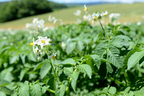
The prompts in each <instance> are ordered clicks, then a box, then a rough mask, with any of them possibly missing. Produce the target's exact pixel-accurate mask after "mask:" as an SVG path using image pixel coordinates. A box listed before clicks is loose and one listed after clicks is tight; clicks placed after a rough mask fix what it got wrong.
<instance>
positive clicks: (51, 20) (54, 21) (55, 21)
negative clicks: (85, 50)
mask: <svg viewBox="0 0 144 96" xmlns="http://www.w3.org/2000/svg"><path fill="white" fill-rule="evenodd" d="M48 21H50V22H52V23H53V24H56V23H57V22H58V21H59V22H60V25H62V24H63V22H62V20H61V19H56V18H55V17H52V16H51V15H49V17H48Z"/></svg>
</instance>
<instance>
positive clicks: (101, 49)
mask: <svg viewBox="0 0 144 96" xmlns="http://www.w3.org/2000/svg"><path fill="white" fill-rule="evenodd" d="M106 49H107V42H106V41H103V42H101V43H99V44H98V45H97V46H96V53H97V54H99V55H102V54H103V53H104V52H105V51H106Z"/></svg>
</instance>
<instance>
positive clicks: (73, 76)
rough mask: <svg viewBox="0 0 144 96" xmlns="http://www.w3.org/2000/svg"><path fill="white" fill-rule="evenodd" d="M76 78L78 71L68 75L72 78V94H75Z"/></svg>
mask: <svg viewBox="0 0 144 96" xmlns="http://www.w3.org/2000/svg"><path fill="white" fill-rule="evenodd" d="M78 76H79V72H78V71H76V72H74V73H73V74H71V75H70V77H71V78H72V81H71V86H72V88H73V90H74V92H76V91H75V89H76V83H77V79H78Z"/></svg>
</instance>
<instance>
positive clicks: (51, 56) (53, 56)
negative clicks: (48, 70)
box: [48, 53, 57, 60]
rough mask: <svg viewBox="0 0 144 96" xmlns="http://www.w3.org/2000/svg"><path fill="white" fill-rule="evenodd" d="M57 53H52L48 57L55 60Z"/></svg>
mask: <svg viewBox="0 0 144 96" xmlns="http://www.w3.org/2000/svg"><path fill="white" fill-rule="evenodd" d="M56 54H57V53H53V54H52V55H50V56H48V58H52V59H53V60H55V57H56Z"/></svg>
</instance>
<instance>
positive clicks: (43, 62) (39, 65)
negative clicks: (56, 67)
mask: <svg viewBox="0 0 144 96" xmlns="http://www.w3.org/2000/svg"><path fill="white" fill-rule="evenodd" d="M47 62H48V60H44V61H42V62H40V63H39V64H37V65H36V66H35V67H34V70H37V69H40V68H41V67H42V66H43V65H44V64H45V63H47Z"/></svg>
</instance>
